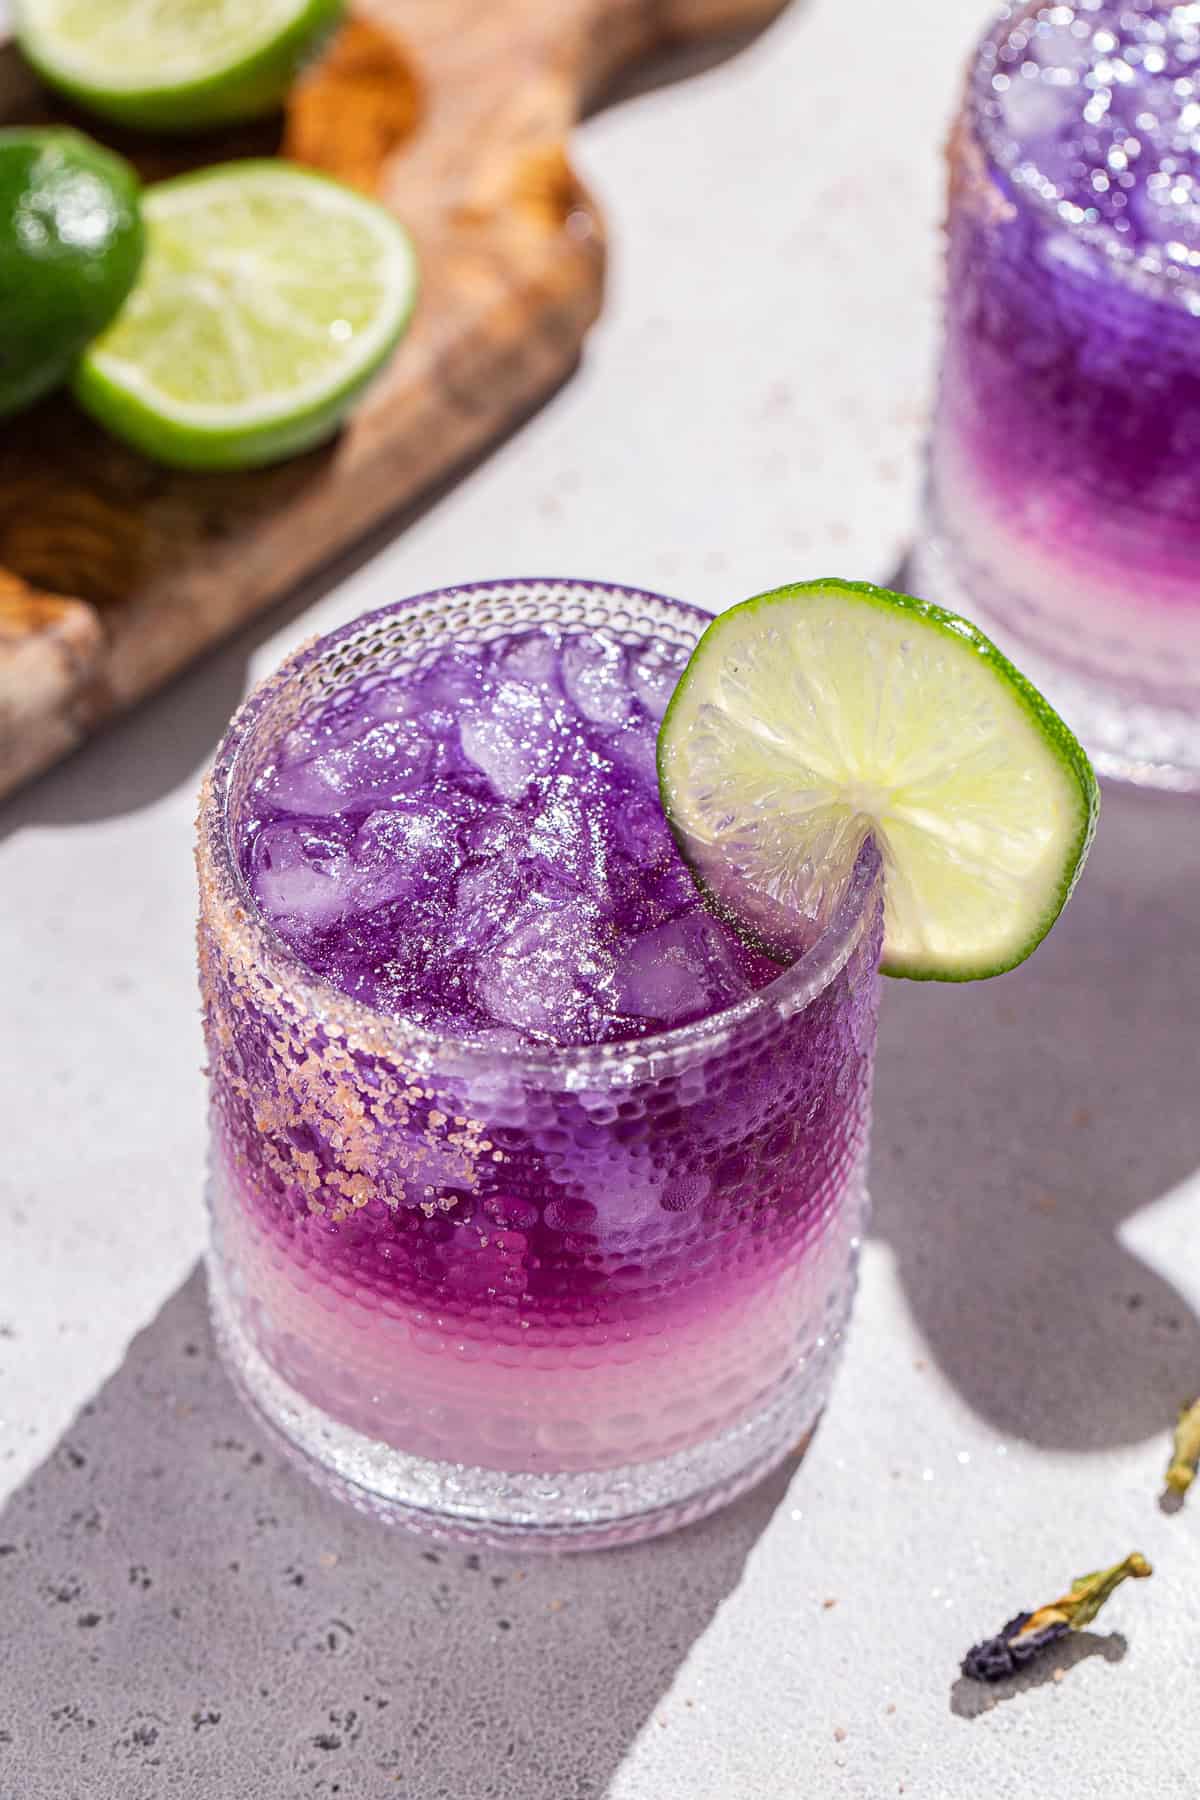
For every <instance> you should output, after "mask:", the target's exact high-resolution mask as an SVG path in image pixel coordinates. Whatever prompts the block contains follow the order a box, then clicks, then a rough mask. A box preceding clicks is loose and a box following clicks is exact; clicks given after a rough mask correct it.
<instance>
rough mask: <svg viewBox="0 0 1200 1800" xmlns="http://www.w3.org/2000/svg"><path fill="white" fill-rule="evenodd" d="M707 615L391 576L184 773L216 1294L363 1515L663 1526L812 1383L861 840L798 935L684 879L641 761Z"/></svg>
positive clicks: (272, 1388) (824, 1303)
mask: <svg viewBox="0 0 1200 1800" xmlns="http://www.w3.org/2000/svg"><path fill="white" fill-rule="evenodd" d="M704 623H705V615H703V614H702V613H700V612H698V611H696V610H695V609H693V608H690V607H685V606H681V605H678V604H676V603H674V602H671V601H666V600H662V599H659V598H657V597H655V596H652V595H646V594H642V593H638V592H633V591H630V590H624V589H613V588H602V587H597V586H594V585H591V584H585V583H572V582H534V581H531V582H512V583H496V584H491V585H488V586H484V587H476V588H470V589H460V590H451V591H449V592H447V593H446V594H441V595H431V596H427V597H425V598H423V599H420V600H417V601H413V602H410V603H407V604H404V605H400V606H396V607H391V608H388V609H386V610H384V611H383V612H380V613H376V614H373V615H370V616H368V617H367V618H365V619H363V620H360V621H358V622H357V623H356V624H354V625H352V626H350V627H348V628H347V629H345V630H344V631H341V632H339V633H336V634H334V636H332V637H330V638H327V639H325V640H323V641H321V642H320V643H317V644H315V645H313V646H310V647H309V648H307V649H304V650H302V651H301V652H299V653H298V654H297V655H296V656H295V657H293V658H292V660H291V661H290V662H289V663H287V664H285V666H284V667H283V669H282V670H281V671H280V672H279V673H278V674H277V675H276V676H275V677H273V678H272V679H271V680H270V681H268V682H267V683H265V684H264V685H263V687H261V688H260V689H259V690H258V692H257V693H256V694H255V695H254V696H253V697H252V698H251V700H250V701H249V702H248V703H247V705H246V706H245V707H244V708H243V709H242V711H241V713H239V715H238V717H237V719H236V720H235V721H234V724H233V726H232V727H231V729H230V732H229V734H228V736H227V738H226V740H225V743H224V745H223V747H222V750H221V752H220V755H219V758H218V762H217V766H216V769H215V771H214V774H213V776H212V778H211V780H210V783H209V784H208V787H207V789H206V793H205V798H204V802H203V810H202V818H201V833H200V875H201V896H202V904H201V928H200V943H201V963H202V980H203V988H204V997H205V1010H206V1026H207V1035H208V1045H209V1057H210V1066H211V1081H212V1101H213V1167H212V1203H213V1214H214V1227H215V1244H214V1254H213V1260H212V1283H213V1296H214V1305H215V1309H216V1315H217V1320H218V1324H219V1328H220V1331H221V1335H222V1338H223V1341H224V1343H225V1346H226V1350H227V1354H228V1357H229V1360H230V1363H231V1366H232V1367H233V1369H234V1371H235V1373H236V1375H237V1376H238V1378H239V1380H240V1382H241V1384H242V1386H243V1388H244V1389H245V1390H246V1391H247V1392H248V1394H249V1396H250V1398H251V1399H252V1400H253V1402H254V1403H255V1404H256V1406H257V1407H258V1408H259V1410H260V1411H261V1412H262V1413H264V1414H265V1415H266V1417H267V1418H268V1419H269V1420H270V1421H271V1423H272V1424H273V1425H274V1426H275V1427H276V1428H277V1429H278V1430H279V1431H280V1432H281V1433H282V1434H283V1437H284V1438H285V1439H286V1441H287V1443H288V1444H289V1446H290V1447H291V1448H292V1449H293V1450H294V1451H295V1452H297V1453H298V1454H300V1455H301V1456H303V1457H305V1458H306V1459H308V1461H309V1463H310V1464H311V1465H315V1467H316V1470H317V1472H318V1473H320V1474H321V1475H322V1477H323V1478H324V1479H326V1480H327V1481H328V1482H330V1483H331V1484H333V1485H335V1486H337V1487H339V1488H340V1490H341V1491H343V1492H344V1493H345V1494H347V1495H348V1497H350V1498H352V1499H354V1500H355V1501H356V1502H357V1503H358V1504H360V1505H362V1506H363V1507H365V1508H366V1509H368V1510H371V1511H373V1512H376V1513H378V1514H380V1515H381V1516H388V1517H398V1518H403V1519H406V1520H408V1521H410V1522H417V1523H424V1524H426V1525H427V1526H429V1527H430V1528H432V1529H435V1530H440V1531H442V1532H451V1533H464V1532H474V1533H479V1534H482V1535H484V1536H490V1537H493V1538H496V1539H503V1540H511V1539H522V1540H528V1541H532V1542H546V1543H576V1544H589V1543H601V1542H608V1541H619V1540H622V1539H626V1538H631V1537H636V1536H641V1535H645V1534H647V1533H649V1532H651V1531H655V1530H661V1529H665V1528H666V1527H668V1526H670V1525H672V1524H674V1523H677V1522H679V1521H681V1520H683V1519H686V1518H690V1517H695V1516H698V1515H699V1514H701V1513H703V1512H704V1511H707V1510H709V1509H710V1508H711V1507H713V1506H715V1505H718V1504H720V1503H721V1502H722V1501H723V1500H724V1499H726V1498H728V1497H729V1496H730V1495H731V1494H733V1493H735V1492H737V1491H739V1490H740V1489H741V1488H742V1487H744V1486H745V1485H747V1484H748V1483H749V1482H750V1481H752V1480H754V1479H756V1478H757V1477H758V1476H759V1475H760V1474H761V1473H762V1472H763V1471H764V1470H765V1469H766V1468H768V1467H770V1466H771V1465H772V1464H773V1463H774V1462H776V1461H777V1460H778V1459H779V1458H780V1457H781V1456H782V1455H784V1454H785V1453H786V1451H787V1450H788V1449H789V1448H790V1447H791V1446H792V1445H794V1444H795V1443H796V1442H797V1441H798V1440H799V1439H800V1438H801V1437H802V1436H803V1434H804V1433H805V1432H806V1431H807V1430H808V1429H809V1428H810V1427H811V1425H812V1423H813V1421H814V1419H815V1417H816V1415H817V1412H818V1411H819V1409H820V1407H821V1405H822V1403H823V1401H824V1397H825V1393H826V1390H827V1385H828V1381H829V1378H830V1374H831V1370H832V1363H833V1359H834V1353H835V1349H836V1345H837V1343H838V1340H839V1337H840V1334H841V1330H842V1326H843V1324H844V1320H845V1316H846V1311H847V1308H848V1305H849V1300H850V1295H851V1290H852V1284H853V1262H854V1253H855V1248H856V1245H857V1241H858V1235H859V1233H860V1232H861V1229H862V1225H863V1216H864V1207H865V1194H864V1186H863V1175H864V1161H865V1152H866V1138H867V1128H868V1115H869V1096H870V1077H871V1064H872V1056H873V1050H874V1040H875V1018H876V1007H877V998H878V995H877V964H878V956H879V943H880V932H881V883H880V875H879V867H878V859H877V857H876V855H875V853H874V851H873V849H871V848H870V847H868V849H867V850H866V851H864V853H863V856H862V858H861V859H860V862H859V865H858V868H857V870H856V873H855V877H854V880H853V882H852V883H851V885H850V889H849V891H848V894H847V895H846V897H845V899H844V900H843V901H842V902H841V903H840V905H839V910H838V911H837V914H836V916H835V917H834V918H832V919H831V920H830V921H829V922H828V923H827V925H826V926H825V927H824V929H823V930H822V932H821V934H820V936H819V939H818V941H817V942H816V943H815V944H814V945H813V947H812V948H811V950H810V951H809V952H808V953H807V954H806V955H805V956H804V957H803V958H802V959H801V961H800V962H799V963H797V964H796V965H794V966H793V967H792V968H791V969H788V970H783V971H781V970H780V968H779V967H778V966H777V965H776V964H774V963H772V962H770V961H768V959H767V958H765V957H764V956H762V955H760V954H759V953H758V952H756V951H753V950H751V949H748V948H747V947H746V946H745V945H743V944H742V942H741V941H740V940H739V939H738V938H737V937H736V936H735V934H734V933H733V932H732V931H731V930H730V929H729V927H728V926H726V925H725V924H724V923H723V922H722V921H720V920H718V919H717V918H715V917H714V916H713V915H712V914H710V913H709V912H708V911H706V910H705V908H704V906H703V905H702V903H701V900H700V897H699V895H698V892H697V890H696V888H695V886H694V884H693V882H692V880H691V877H690V876H689V874H688V872H687V870H686V868H685V867H684V865H683V863H682V861H681V860H680V858H679V855H678V853H677V851H676V849H675V846H674V844H673V841H672V839H671V835H670V832H669V831H668V828H667V826H666V823H665V821H664V819H663V816H662V812H661V809H660V806H659V801H658V792H657V782H656V774H655V736H656V731H657V723H658V720H659V718H660V717H661V715H662V712H663V710H664V708H665V705H666V702H667V700H668V698H669V697H670V694H671V691H672V689H673V687H674V684H675V681H676V679H677V677H678V675H679V673H680V672H681V670H682V668H683V666H684V664H685V662H686V660H687V656H688V653H689V651H690V649H691V647H692V645H693V644H694V643H695V641H696V639H697V638H698V636H699V634H700V632H701V630H702V629H703V626H704Z"/></svg>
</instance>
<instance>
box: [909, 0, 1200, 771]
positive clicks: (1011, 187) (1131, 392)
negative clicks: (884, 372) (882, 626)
mask: <svg viewBox="0 0 1200 1800" xmlns="http://www.w3.org/2000/svg"><path fill="white" fill-rule="evenodd" d="M950 169H951V204H950V222H949V265H948V283H947V296H946V344H945V354H944V363H943V371H942V380H941V390H940V399H939V404H938V412H937V418H936V423H935V429H934V437H933V445H932V455H931V470H930V500H929V519H928V537H927V541H926V544H925V546H924V549H923V552H922V554H921V556H920V559H919V561H920V568H919V585H921V587H922V591H925V592H927V593H929V595H930V597H932V598H937V599H944V600H945V601H946V602H947V603H948V604H950V605H957V606H960V607H961V608H962V609H963V610H964V611H967V612H968V613H971V614H972V615H973V616H975V617H977V618H978V619H979V620H980V622H981V623H982V624H983V625H984V626H985V628H986V629H989V630H992V631H993V632H994V634H995V635H997V636H998V637H999V638H1000V639H1001V641H1002V642H1003V643H1005V644H1007V645H1008V646H1009V647H1011V648H1012V649H1013V651H1014V653H1015V654H1016V655H1017V656H1018V658H1019V659H1020V661H1021V665H1022V667H1023V668H1025V669H1026V671H1027V673H1029V674H1030V675H1031V677H1032V678H1033V679H1034V680H1035V681H1037V682H1038V684H1039V685H1040V686H1042V687H1043V688H1045V690H1046V691H1047V692H1048V693H1049V695H1050V697H1051V699H1052V700H1055V701H1056V703H1057V704H1059V705H1060V706H1061V708H1062V710H1063V712H1064V713H1065V714H1066V716H1067V718H1068V721H1069V722H1070V723H1071V724H1073V725H1074V726H1075V727H1076V729H1077V730H1078V731H1079V732H1080V733H1081V735H1082V736H1083V737H1084V738H1085V741H1086V742H1087V743H1088V746H1089V748H1090V749H1091V750H1092V751H1093V753H1094V755H1095V757H1096V760H1097V761H1098V762H1099V763H1100V765H1101V766H1102V767H1103V768H1105V769H1107V770H1108V771H1109V772H1112V773H1117V774H1122V775H1129V776H1133V777H1134V778H1137V779H1145V780H1151V781H1157V782H1161V783H1163V784H1165V785H1179V786H1186V785H1191V784H1194V783H1196V782H1200V456H1198V454H1197V451H1198V449H1200V9H1197V8H1196V7H1195V6H1193V5H1174V6H1172V5H1146V4H1136V5H1131V4H1128V3H1124V0H1123V3H1121V4H1115V3H1111V4H1110V3H1109V0H1080V3H1079V4H1075V5H1056V6H1047V5H1041V6H1032V7H1030V6H1028V5H1021V6H1012V7H1009V8H1008V9H1006V11H1005V13H1004V15H1003V17H1002V18H1001V20H1000V21H999V23H998V24H997V25H996V27H995V28H994V29H993V31H992V32H991V33H990V34H989V36H988V37H987V38H986V39H985V41H984V43H983V45H982V47H981V50H980V52H979V55H978V58H977V60H976V62H975V64H974V66H973V68H972V71H971V74H970V77H969V82H968V88H967V94H966V98H965V102H964V106H963V110H962V113H961V116H960V118H959V120H958V123H957V125H956V127H955V131H954V134H953V139H952V143H951V149H950Z"/></svg>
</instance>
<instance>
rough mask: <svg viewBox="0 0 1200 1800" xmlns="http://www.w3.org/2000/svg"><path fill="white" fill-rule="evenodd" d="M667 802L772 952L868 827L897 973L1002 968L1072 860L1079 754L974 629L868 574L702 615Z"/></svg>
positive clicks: (741, 921)
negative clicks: (704, 624)
mask: <svg viewBox="0 0 1200 1800" xmlns="http://www.w3.org/2000/svg"><path fill="white" fill-rule="evenodd" d="M658 770H659V785H660V789H661V793H662V802H663V810H664V811H665V813H666V815H667V818H668V819H669V821H670V823H671V827H672V829H673V831H674V832H675V836H676V839H677V841H678V843H679V846H680V849H681V850H682V852H683V854H684V856H685V857H686V858H687V860H688V862H689V863H690V865H691V867H692V870H693V873H694V874H695V876H696V879H697V881H698V882H699V883H700V885H701V887H702V888H703V889H704V890H705V891H706V892H707V894H708V895H709V897H710V899H711V901H712V902H713V903H714V904H715V906H716V907H717V909H718V910H719V911H721V912H723V913H724V914H725V915H726V916H727V917H728V918H729V919H730V920H731V922H732V923H733V924H734V925H735V926H737V927H739V928H740V929H741V930H742V931H743V933H744V934H745V935H747V936H748V937H750V938H751V939H752V940H753V941H754V942H756V943H757V944H759V945H760V946H761V947H762V948H764V949H766V950H767V951H768V952H769V953H770V954H771V955H773V956H775V957H777V958H778V959H779V960H781V961H791V960H793V959H794V958H795V957H796V956H798V955H800V954H802V953H803V951H804V950H805V949H806V948H807V947H808V946H809V945H810V944H811V943H812V941H813V939H814V938H815V936H816V935H817V933H818V932H819V931H820V929H821V927H822V925H823V924H824V923H825V921H826V920H827V919H828V918H829V916H830V914H831V912H832V909H833V908H834V906H835V905H836V903H837V900H838V898H839V896H840V895H841V893H843V892H844V890H845V887H846V884H847V882H848V880H849V877H850V874H851V872H852V870H853V868H854V865H855V862H856V860H857V857H858V854H859V852H860V851H861V849H862V847H863V843H864V841H865V839H866V837H867V836H868V835H872V836H873V837H874V838H875V840H876V843H877V844H878V847H879V849H880V852H881V854H882V856H883V860H884V867H885V871H886V900H885V915H884V948H883V966H884V969H885V971H886V972H887V973H888V974H889V975H907V976H910V977H913V978H915V979H918V980H929V979H936V980H942V981H966V980H971V979H974V978H976V977H979V976H986V975H999V974H1001V973H1002V972H1003V971H1004V970H1005V969H1011V968H1012V967H1013V966H1014V965H1015V964H1017V963H1019V962H1022V961H1023V960H1024V958H1025V957H1027V956H1028V955H1029V953H1030V951H1031V950H1033V949H1034V948H1035V946H1036V945H1037V944H1038V943H1040V941H1041V939H1042V938H1043V937H1045V935H1046V933H1047V931H1049V929H1050V927H1051V925H1053V923H1054V921H1055V919H1056V918H1057V917H1058V915H1059V913H1060V912H1061V911H1062V909H1063V907H1064V906H1065V904H1066V902H1067V899H1068V898H1069V896H1070V893H1071V890H1072V888H1073V887H1074V885H1075V882H1076V880H1077V879H1078V877H1079V872H1080V870H1081V868H1082V867H1083V862H1084V858H1085V857H1086V855H1087V851H1088V847H1089V845H1090V843H1091V840H1092V835H1093V833H1094V831H1095V828H1096V818H1097V814H1098V811H1099V804H1100V796H1099V789H1098V787H1097V784H1096V778H1095V775H1094V774H1093V772H1092V767H1091V764H1090V763H1089V762H1088V759H1087V757H1086V756H1085V755H1084V752H1083V750H1082V749H1081V748H1080V746H1079V744H1078V743H1077V742H1076V740H1075V739H1074V737H1073V736H1072V735H1071V733H1070V731H1068V729H1067V727H1066V726H1065V725H1064V724H1063V722H1062V720H1061V719H1060V718H1059V717H1058V715H1057V713H1055V712H1054V711H1053V710H1052V709H1051V707H1050V706H1048V705H1047V703H1046V701H1045V700H1043V698H1042V696H1041V695H1040V694H1039V693H1038V692H1037V690H1036V689H1035V688H1033V687H1031V686H1030V684H1029V682H1028V681H1026V680H1025V677H1024V676H1023V675H1021V674H1020V673H1019V672H1018V671H1017V670H1016V669H1014V668H1013V666H1012V664H1011V663H1010V662H1008V661H1007V660H1006V659H1005V658H1004V657H1003V656H1002V655H1001V654H1000V652H999V651H998V650H997V649H996V648H995V646H994V645H993V644H991V643H990V642H989V641H988V639H987V638H985V637H984V636H983V634H982V632H979V631H977V630H976V629H975V627H974V626H973V625H970V624H968V623H967V621H966V620H965V619H960V618H958V617H956V616H955V614H953V613H949V612H945V611H943V609H942V608H941V607H938V606H933V605H931V604H930V603H929V602H928V601H924V600H913V599H910V598H909V596H908V595H906V594H893V593H890V592H888V591H887V590H886V589H884V588H877V587H871V586H870V585H868V584H867V583H866V582H849V581H813V582H802V583H799V584H798V585H796V586H794V587H785V588H777V589H776V590H775V591H774V592H773V593H769V594H761V595H759V596H758V598H757V599H754V600H747V601H746V602H745V603H744V604H743V605H741V606H735V607H734V608H733V609H732V610H731V611H730V612H727V613H723V614H722V615H721V616H720V617H718V618H716V619H714V620H713V623H712V624H711V625H710V626H709V627H708V629H707V630H706V632H705V633H704V636H703V637H702V638H701V640H700V643H699V644H698V645H697V647H696V650H695V652H694V653H693V655H692V659H691V661H690V662H689V664H688V666H687V668H686V669H685V671H684V673H683V676H682V678H681V680H680V682H679V685H678V687H677V688H676V690H675V694H674V697H673V698H672V700H671V703H670V705H669V707H668V708H667V712H666V716H665V718H664V719H663V723H662V729H661V731H660V732H659V739H658Z"/></svg>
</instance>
